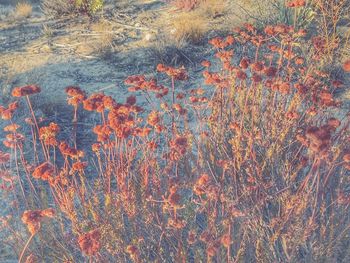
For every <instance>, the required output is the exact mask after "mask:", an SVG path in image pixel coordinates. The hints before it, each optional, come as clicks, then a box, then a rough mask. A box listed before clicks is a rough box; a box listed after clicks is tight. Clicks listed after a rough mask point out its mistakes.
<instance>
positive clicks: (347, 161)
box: [343, 153, 350, 163]
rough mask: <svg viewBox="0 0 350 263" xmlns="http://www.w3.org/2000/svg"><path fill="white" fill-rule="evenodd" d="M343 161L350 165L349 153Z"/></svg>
mask: <svg viewBox="0 0 350 263" xmlns="http://www.w3.org/2000/svg"><path fill="white" fill-rule="evenodd" d="M343 161H344V162H346V163H350V153H347V154H345V155H344V156H343Z"/></svg>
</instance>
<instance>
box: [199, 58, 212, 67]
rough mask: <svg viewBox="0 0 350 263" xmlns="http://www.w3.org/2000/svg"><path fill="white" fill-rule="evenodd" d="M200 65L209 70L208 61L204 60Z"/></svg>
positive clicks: (209, 64)
mask: <svg viewBox="0 0 350 263" xmlns="http://www.w3.org/2000/svg"><path fill="white" fill-rule="evenodd" d="M201 65H202V66H203V67H206V68H209V67H210V66H211V63H210V61H208V60H204V61H202V63H201Z"/></svg>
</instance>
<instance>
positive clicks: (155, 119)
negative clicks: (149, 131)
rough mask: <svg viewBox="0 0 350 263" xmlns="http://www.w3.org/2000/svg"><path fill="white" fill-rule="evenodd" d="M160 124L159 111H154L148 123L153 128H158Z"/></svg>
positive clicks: (149, 116)
mask: <svg viewBox="0 0 350 263" xmlns="http://www.w3.org/2000/svg"><path fill="white" fill-rule="evenodd" d="M159 122H160V116H159V113H158V112H157V111H152V112H151V113H150V114H149V115H148V118H147V123H148V124H149V125H151V126H156V125H157V124H159Z"/></svg>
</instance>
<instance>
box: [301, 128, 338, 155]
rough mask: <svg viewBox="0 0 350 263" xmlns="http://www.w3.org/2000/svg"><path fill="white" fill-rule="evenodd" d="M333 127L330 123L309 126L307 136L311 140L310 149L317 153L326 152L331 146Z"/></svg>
mask: <svg viewBox="0 0 350 263" xmlns="http://www.w3.org/2000/svg"><path fill="white" fill-rule="evenodd" d="M331 131H332V128H331V127H330V126H329V125H324V126H322V127H316V126H311V127H309V128H307V130H306V133H305V136H306V138H307V139H309V140H310V146H309V147H310V150H311V151H313V152H314V153H316V154H321V155H322V154H324V153H326V151H327V150H328V148H329V146H330V140H331Z"/></svg>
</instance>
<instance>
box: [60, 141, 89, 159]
mask: <svg viewBox="0 0 350 263" xmlns="http://www.w3.org/2000/svg"><path fill="white" fill-rule="evenodd" d="M58 148H59V149H60V151H61V153H62V154H63V155H66V156H70V157H71V158H75V159H78V158H80V157H84V152H83V151H78V150H77V149H74V148H71V147H69V145H68V144H67V143H66V142H61V143H60V145H59V146H58Z"/></svg>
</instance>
